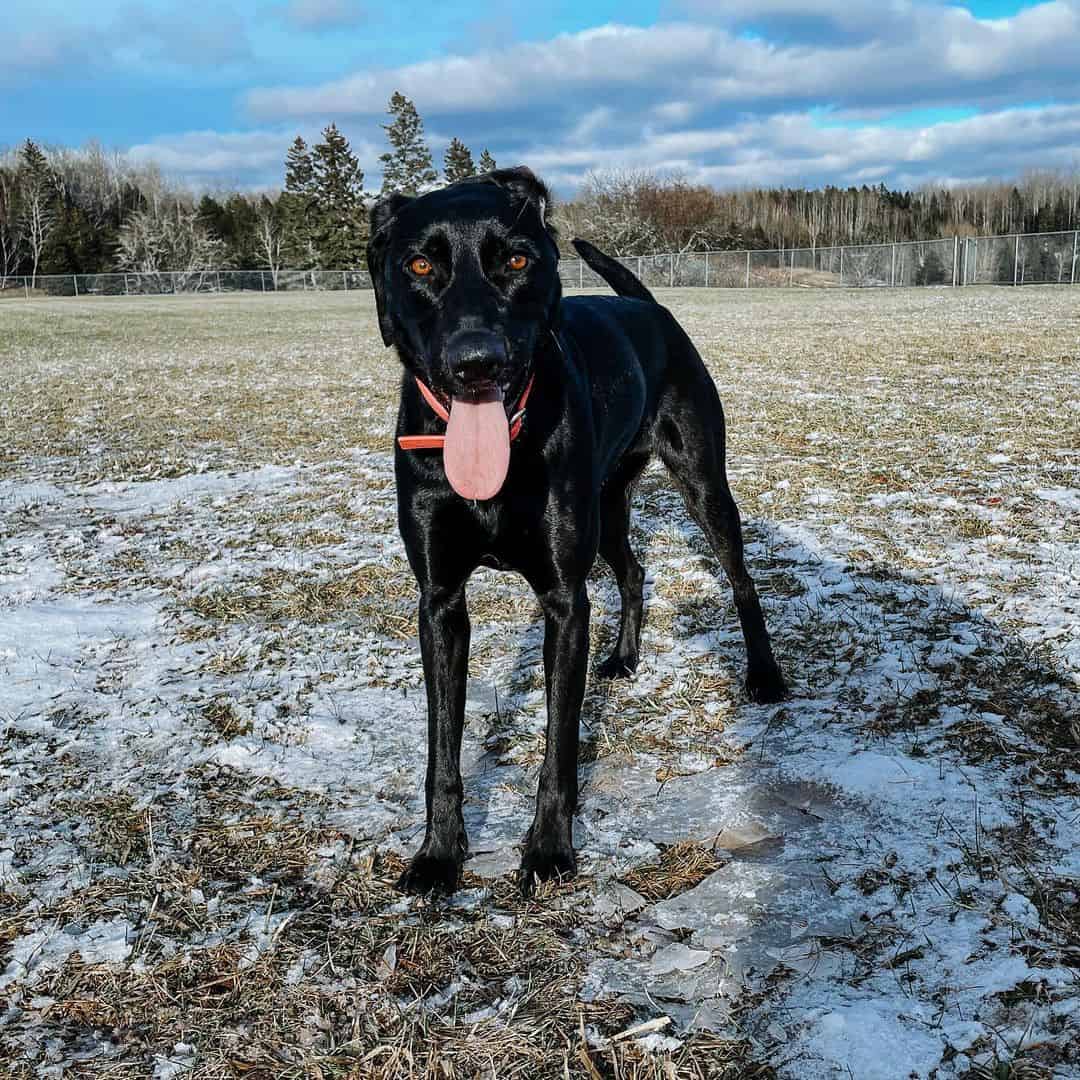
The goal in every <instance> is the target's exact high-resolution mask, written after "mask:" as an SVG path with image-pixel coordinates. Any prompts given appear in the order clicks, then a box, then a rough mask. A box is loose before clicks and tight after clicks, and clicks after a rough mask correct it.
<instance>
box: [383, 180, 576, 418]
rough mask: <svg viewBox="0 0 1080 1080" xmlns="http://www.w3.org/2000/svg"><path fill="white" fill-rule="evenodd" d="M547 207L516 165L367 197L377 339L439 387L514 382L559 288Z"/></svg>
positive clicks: (483, 388)
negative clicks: (436, 186) (413, 193)
mask: <svg viewBox="0 0 1080 1080" xmlns="http://www.w3.org/2000/svg"><path fill="white" fill-rule="evenodd" d="M549 212H550V196H549V194H548V190H547V188H546V187H545V186H544V184H543V183H542V182H541V181H540V180H538V179H537V178H536V176H534V175H533V173H532V172H531V171H530V170H529V169H526V168H524V167H523V166H522V167H518V168H515V169H497V170H495V171H494V172H490V173H485V174H483V175H482V176H478V177H474V178H471V179H469V180H463V181H461V182H459V183H456V184H452V185H451V186H449V187H446V188H442V189H441V190H439V191H433V192H430V193H429V194H427V195H420V196H418V197H416V198H408V197H406V196H403V195H390V196H387V197H386V198H383V199H380V200H379V202H377V203H376V204H375V206H374V207H373V209H372V211H371V240H370V242H369V244H368V252H367V259H368V269H369V270H370V272H371V280H372V284H373V286H374V289H375V302H376V305H377V308H378V315H379V329H380V330H381V331H382V337H383V341H384V342H385V343H386V344H387V345H394V346H396V348H397V351H398V355H399V356H400V357H401V359H402V361H403V363H404V364H405V366H406V367H407V368H408V369H409V370H410V371H411V372H412V373H413V374H415V375H417V376H419V377H420V378H421V379H423V380H424V381H425V382H426V383H427V384H428V385H429V386H431V387H432V388H433V389H434V390H436V391H437V392H439V393H441V394H442V395H444V396H445V397H447V398H458V397H468V396H471V395H474V394H482V393H485V392H487V391H490V390H500V391H503V392H505V393H508V394H509V393H518V392H520V389H521V387H522V386H523V385H524V383H525V381H526V378H527V372H528V371H529V369H530V367H531V364H532V358H533V355H534V353H535V352H536V348H537V345H538V343H539V341H540V340H541V338H542V337H545V336H546V335H547V332H548V328H549V327H550V326H551V325H552V322H553V320H554V318H555V315H556V312H557V309H558V304H559V300H560V297H561V295H562V290H561V286H560V282H559V272H558V261H559V250H558V246H557V245H556V243H555V239H554V236H553V230H552V227H551V225H550V222H549V220H548V215H549ZM509 403H510V402H509V401H508V404H509Z"/></svg>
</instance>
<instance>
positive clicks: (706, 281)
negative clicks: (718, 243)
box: [705, 251, 709, 289]
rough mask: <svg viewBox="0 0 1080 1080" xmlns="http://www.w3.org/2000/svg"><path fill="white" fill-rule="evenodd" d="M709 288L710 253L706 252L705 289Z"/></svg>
mask: <svg viewBox="0 0 1080 1080" xmlns="http://www.w3.org/2000/svg"><path fill="white" fill-rule="evenodd" d="M708 287H709V253H708V252H707V251H706V252H705V288H706V289H707V288H708Z"/></svg>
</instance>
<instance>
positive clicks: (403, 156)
mask: <svg viewBox="0 0 1080 1080" xmlns="http://www.w3.org/2000/svg"><path fill="white" fill-rule="evenodd" d="M386 111H387V112H388V113H389V114H390V115H391V116H392V117H393V118H394V120H393V123H390V124H383V125H382V126H383V130H384V131H385V132H386V137H387V139H389V141H390V146H391V150H390V152H389V153H388V154H382V155H380V157H379V160H380V161H381V162H382V163H383V183H382V193H383V194H384V195H387V194H389V193H390V192H398V193H400V194H402V195H419V194H420V192H421V191H422V190H423V189H424V188H427V187H430V186H431V185H432V184H434V183H435V181H436V180H438V174H437V173H436V172H435V169H434V168H433V166H432V164H431V151H430V150H429V149H428V148H427V144H426V143H425V142H424V121H423V120H421V119H420V114H419V113H418V112H417V111H416V106H415V105H414V104H413V103H412V102H411V101H410V100H409V99H408V98H407V97H405V95H404V94H400V93H398V92H397V91H396V90H395V91H394V95H393V97H391V98H390V105H389V107H388V109H387V110H386Z"/></svg>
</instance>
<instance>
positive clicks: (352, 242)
mask: <svg viewBox="0 0 1080 1080" xmlns="http://www.w3.org/2000/svg"><path fill="white" fill-rule="evenodd" d="M312 163H313V166H314V174H315V208H316V211H315V219H316V226H315V248H316V251H317V252H318V255H319V265H320V266H321V267H323V268H324V269H327V270H351V269H354V268H355V267H358V266H360V265H361V264H362V263H363V258H364V244H365V243H366V236H365V230H366V220H365V214H364V174H363V172H362V171H361V169H360V162H359V161H358V160H357V159H356V155H355V154H354V153H353V152H352V149H351V148H350V146H349V140H348V139H346V138H345V136H344V135H342V134H341V132H340V131H338V129H337V126H336V125H335V124H329V125H328V126H327V127H326V128H325V129H324V130H323V141H322V142H321V143H318V144H317V145H316V146H315V148H314V150H313V151H312Z"/></svg>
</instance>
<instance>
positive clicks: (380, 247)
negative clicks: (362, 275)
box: [367, 194, 412, 345]
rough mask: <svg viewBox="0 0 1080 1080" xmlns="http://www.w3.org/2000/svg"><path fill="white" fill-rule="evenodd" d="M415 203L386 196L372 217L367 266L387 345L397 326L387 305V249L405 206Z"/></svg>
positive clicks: (389, 343) (393, 196) (369, 216)
mask: <svg viewBox="0 0 1080 1080" xmlns="http://www.w3.org/2000/svg"><path fill="white" fill-rule="evenodd" d="M411 202H412V199H410V198H409V197H408V196H407V195H398V194H393V195H386V196H385V197H383V198H381V199H379V201H378V202H376V203H375V205H374V206H372V208H371V213H370V214H369V215H368V221H369V223H370V232H369V234H368V246H367V264H368V273H369V274H370V275H371V287H372V288H373V289H374V290H375V310H376V311H377V312H378V315H379V331H380V333H381V334H382V339H383V344H384V345H393V344H394V325H393V322H392V320H391V318H390V312H389V311H388V310H387V306H386V295H385V293H386V284H385V282H384V280H383V277H384V267H385V263H386V246H387V243H388V241H389V240H390V236H391V233H392V232H393V229H394V218H396V217H397V215H398V214H399V213H400V212H401V209H402V207H404V206H406V205H408V204H409V203H411Z"/></svg>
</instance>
